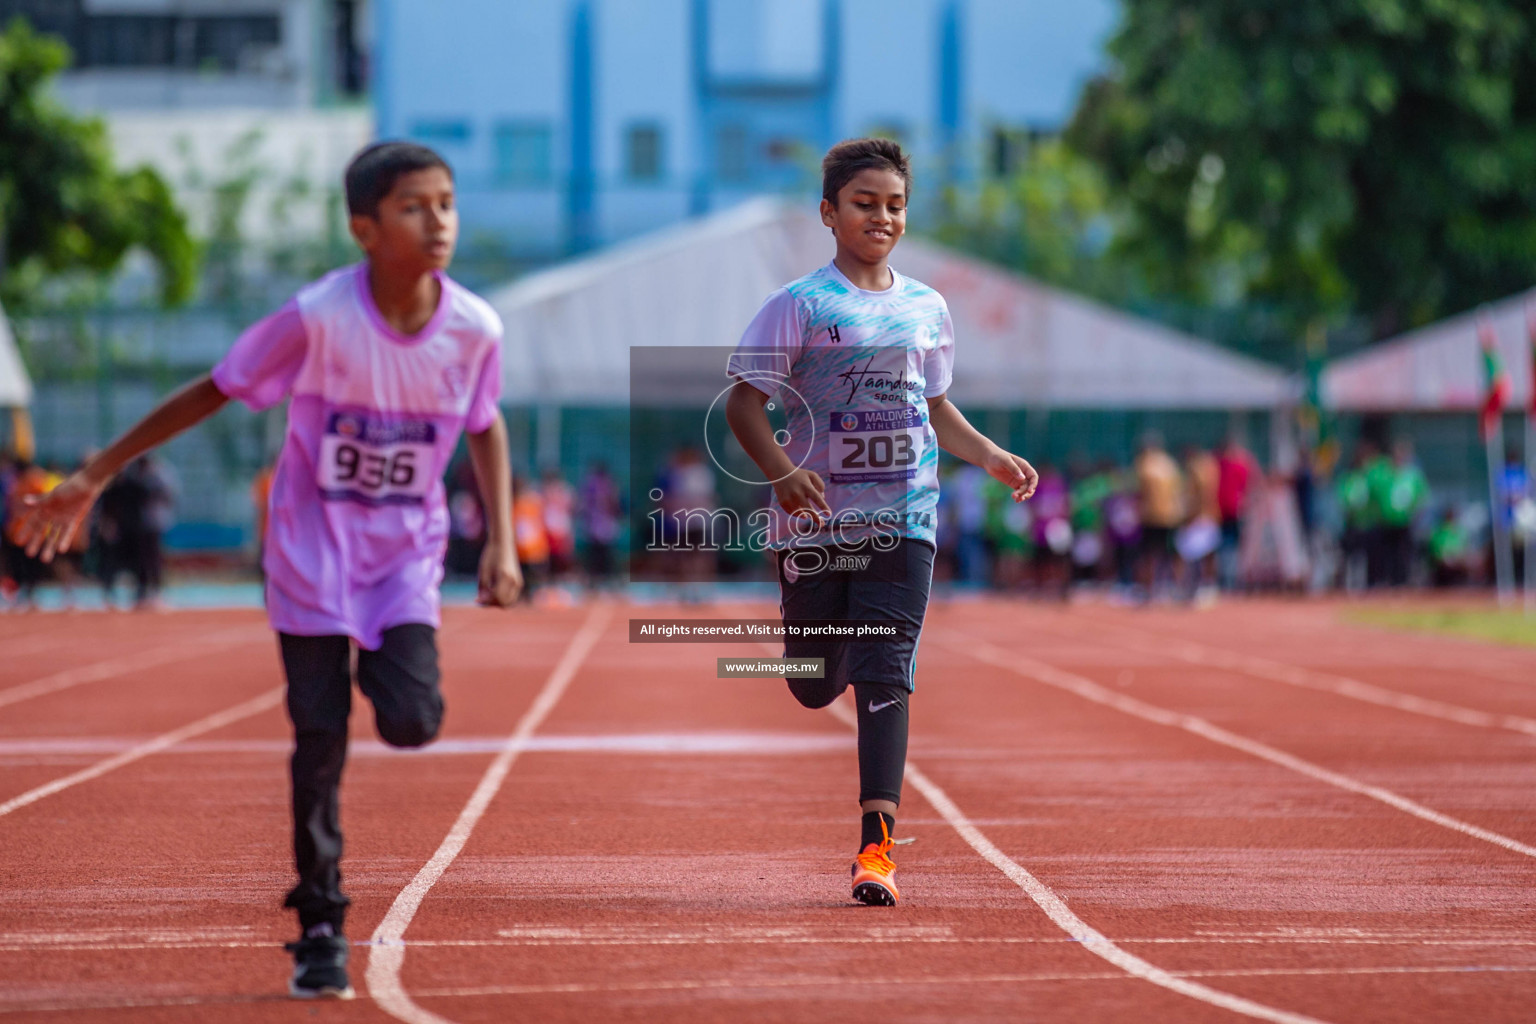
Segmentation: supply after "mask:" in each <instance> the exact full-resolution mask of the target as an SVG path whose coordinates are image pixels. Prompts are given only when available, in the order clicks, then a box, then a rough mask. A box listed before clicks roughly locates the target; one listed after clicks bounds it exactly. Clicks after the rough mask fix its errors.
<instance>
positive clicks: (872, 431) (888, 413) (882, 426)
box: [828, 405, 923, 484]
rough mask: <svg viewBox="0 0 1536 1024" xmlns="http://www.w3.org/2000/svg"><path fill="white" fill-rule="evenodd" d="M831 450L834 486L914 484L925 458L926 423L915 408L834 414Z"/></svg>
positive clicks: (830, 439) (903, 407)
mask: <svg viewBox="0 0 1536 1024" xmlns="http://www.w3.org/2000/svg"><path fill="white" fill-rule="evenodd" d="M828 448H829V454H830V457H831V458H830V462H831V465H830V470H831V477H832V479H831V482H832V483H835V484H857V483H875V482H882V481H887V480H911V479H912V478H913V477H914V476H916V475H917V463H918V459H920V458H921V457H922V454H923V421H922V419H921V417H920V416H919V415H918V411H917V407H916V406H912V405H907V406H900V407H898V408H893V409H861V410H858V411H853V410H849V411H846V412H834V413H832V432H831V434H830V435H829V439H828Z"/></svg>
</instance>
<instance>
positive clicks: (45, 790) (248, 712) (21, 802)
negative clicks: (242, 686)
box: [0, 686, 283, 817]
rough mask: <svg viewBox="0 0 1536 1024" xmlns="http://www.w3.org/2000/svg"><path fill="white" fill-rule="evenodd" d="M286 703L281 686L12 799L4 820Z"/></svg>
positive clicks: (0, 809) (3, 808)
mask: <svg viewBox="0 0 1536 1024" xmlns="http://www.w3.org/2000/svg"><path fill="white" fill-rule="evenodd" d="M282 701H283V687H281V686H279V687H277V688H276V689H273V690H268V691H267V692H266V693H264V694H262V695H261V696H260V697H253V698H252V699H250V700H248V701H245V702H244V703H242V704H236V705H235V706H234V707H232V708H226V709H225V710H223V711H219V712H216V713H214V714H211V715H209V716H208V717H206V718H199V719H198V720H197V721H195V722H192V723H190V724H188V725H184V726H182V727H181V728H180V729H172V730H171V731H170V732H167V733H162V734H160V735H159V736H156V737H155V738H154V739H152V740H149V741H147V742H144V743H140V744H139V745H138V746H136V747H133V748H132V749H129V750H125V751H123V752H122V753H121V754H117V755H115V756H113V757H109V758H107V759H106V760H105V761H98V762H96V763H95V764H93V765H91V766H90V767H89V768H82V769H80V770H79V771H78V772H75V773H74V774H72V775H66V776H64V777H63V778H61V779H54V780H53V781H52V782H49V783H45V784H44V785H41V786H38V787H37V788H36V789H29V790H27V791H26V792H25V793H23V794H21V795H20V796H16V797H12V798H11V799H9V800H7V801H6V802H5V803H3V804H0V817H3V816H5V815H7V814H10V813H11V812H12V811H14V810H17V809H18V808H21V807H25V806H27V805H28V804H35V803H37V801H39V800H41V799H43V797H46V796H52V795H53V794H55V793H57V792H59V791H60V790H64V789H68V788H69V787H71V786H78V785H79V784H80V783H82V782H89V781H90V780H91V779H95V778H99V777H100V776H102V775H105V774H107V772H110V771H112V770H113V769H115V768H121V767H122V766H123V765H125V764H131V763H132V762H134V761H138V760H140V759H141V758H145V757H148V756H149V755H151V754H157V753H159V752H160V751H162V750H165V749H167V748H168V747H174V746H175V745H176V744H178V743H180V742H181V741H182V740H189V739H191V738H192V737H194V736H201V735H202V734H203V733H205V732H212V731H213V730H215V729H222V728H223V727H224V726H226V725H231V724H233V723H235V722H238V721H240V720H241V719H242V718H250V717H251V716H252V715H255V714H260V713H261V712H263V711H266V710H267V709H268V708H275V707H277V706H278V705H279V704H281V703H282Z"/></svg>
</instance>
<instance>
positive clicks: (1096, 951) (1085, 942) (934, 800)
mask: <svg viewBox="0 0 1536 1024" xmlns="http://www.w3.org/2000/svg"><path fill="white" fill-rule="evenodd" d="M943 646H948V645H947V644H946V645H943ZM827 710H828V711H830V712H832V714H833V715H835V716H836V717H837V718H838V719H839V720H840V721H841V722H843V724H845V725H847V726H849V727H851V728H852V729H853V730H854V731H858V728H859V723H858V718H857V717H856V716H855V715H854V713H853V712H852V711H849V710H848V708H847V707H846V706H845V701H843V700H839V701H837V702H835V703H833V704H831V705H829V706H828V708H827ZM906 777H907V779H908V780H909V781H910V782H911V783H912V785H913V786H915V787H916V788H917V791H918V792H919V793H921V794H923V796H924V798H926V799H927V801H928V802H929V803H930V804H932V805H933V809H934V810H936V811H938V812H939V814H940V816H941V817H943V819H944V820H945V821H947V822H949V824H950V825H951V826H952V827H953V828H954V830H955V831H956V832H958V833H960V837H961V838H962V839H964V840H965V841H966V842H967V843H969V844H970V847H971V849H973V850H975V851H976V852H977V853H979V854H981V856H982V858H983V859H984V860H986V861H987V862H988V863H989V864H991V865H992V866H993V867H995V868H997V869H998V870H999V871H1001V872H1002V873H1003V874H1004V875H1006V876H1007V877H1008V879H1009V880H1010V881H1012V882H1013V883H1014V884H1015V885H1017V886H1018V887H1019V888H1020V889H1023V890H1024V893H1025V895H1027V896H1028V897H1029V898H1030V899H1031V900H1034V902H1035V905H1036V906H1037V907H1039V908H1040V909H1041V910H1043V911H1045V915H1046V916H1047V917H1049V918H1050V919H1051V920H1052V921H1053V922H1055V924H1056V927H1058V928H1060V929H1061V930H1062V931H1064V932H1066V933H1067V934H1068V935H1069V936H1071V937H1072V938H1073V939H1074V940H1075V941H1077V942H1079V943H1081V944H1082V947H1083V948H1084V949H1086V950H1087V951H1088V952H1090V953H1092V954H1093V955H1094V956H1096V957H1098V958H1100V959H1101V960H1107V961H1108V962H1109V963H1111V964H1113V965H1114V966H1116V967H1118V968H1119V969H1120V970H1122V971H1124V972H1125V974H1127V975H1129V976H1130V977H1133V978H1139V979H1141V980H1142V981H1146V982H1150V983H1151V984H1153V985H1156V986H1158V987H1159V988H1165V989H1168V990H1169V991H1171V992H1177V993H1178V994H1179V995H1182V996H1187V997H1188V998H1190V999H1194V1000H1196V1001H1198V1002H1202V1003H1205V1004H1207V1005H1209V1006H1217V1007H1220V1008H1222V1009H1224V1010H1231V1011H1232V1012H1233V1013H1240V1014H1242V1015H1243V1016H1245V1017H1253V1018H1255V1019H1256V1020H1267V1021H1272V1022H1275V1024H1320V1022H1319V1021H1318V1019H1317V1018H1316V1017H1308V1016H1306V1015H1305V1014H1301V1013H1292V1012H1290V1011H1289V1010H1279V1009H1276V1008H1274V1007H1272V1006H1265V1005H1264V1004H1263V1003H1257V1002H1254V1001H1253V1000H1251V999H1244V998H1243V997H1242V996H1234V995H1232V994H1230V993H1227V992H1222V991H1220V990H1218V989H1214V988H1211V987H1210V986H1208V985H1202V984H1200V983H1199V982H1197V981H1190V980H1189V979H1188V978H1185V977H1180V976H1178V975H1176V974H1174V973H1172V972H1170V971H1166V970H1164V969H1163V968H1161V967H1158V966H1156V965H1155V964H1151V963H1148V962H1147V961H1146V960H1143V959H1142V958H1141V957H1139V956H1137V955H1136V954H1134V953H1130V952H1127V951H1126V950H1124V949H1121V948H1120V947H1119V946H1117V945H1115V943H1114V942H1112V941H1111V940H1110V939H1109V938H1108V937H1107V936H1105V935H1104V934H1103V933H1102V932H1100V931H1099V930H1098V929H1096V928H1093V927H1092V926H1090V925H1089V924H1088V922H1086V921H1084V920H1083V919H1082V918H1080V917H1078V916H1077V915H1076V914H1074V913H1072V911H1071V910H1069V909H1068V908H1067V905H1066V903H1065V902H1064V901H1063V900H1062V899H1061V897H1059V896H1057V895H1056V894H1055V893H1054V892H1052V891H1051V890H1050V889H1049V888H1048V887H1047V886H1046V885H1045V884H1044V883H1042V882H1041V881H1040V880H1039V879H1037V878H1036V877H1035V876H1034V875H1032V874H1030V873H1029V872H1028V871H1026V870H1025V869H1024V867H1023V866H1022V865H1021V864H1019V863H1018V862H1017V861H1015V860H1014V859H1013V858H1012V857H1009V856H1008V855H1007V854H1006V853H1004V852H1003V851H1002V850H1000V849H998V848H997V847H996V846H995V845H993V843H992V840H990V839H988V838H987V837H986V836H985V835H983V834H982V832H981V830H980V829H978V828H977V827H976V826H975V825H973V824H971V821H970V819H969V818H967V817H966V816H965V814H964V812H962V811H961V810H960V808H959V806H957V805H956V804H955V802H954V801H953V800H951V799H950V798H949V794H947V793H945V792H944V790H943V789H941V788H939V785H938V783H936V782H934V781H933V780H932V779H930V778H929V777H928V775H927V773H925V772H924V771H923V770H922V769H921V768H919V767H918V766H917V765H916V764H914V763H912V762H911V761H908V762H907V775H906ZM962 984H963V983H962Z"/></svg>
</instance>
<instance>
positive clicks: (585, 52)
mask: <svg viewBox="0 0 1536 1024" xmlns="http://www.w3.org/2000/svg"><path fill="white" fill-rule="evenodd" d="M1115 13H1116V4H1115V2H1114V0H1077V2H1075V3H1072V4H1062V3H1060V2H1059V0H515V2H509V0H434V2H433V3H430V4H423V3H417V2H413V0H374V2H373V16H374V38H375V50H374V69H373V70H374V74H373V94H374V102H375V110H376V114H377V119H378V131H379V134H380V136H381V137H393V138H401V137H403V138H412V139H416V140H419V141H422V142H425V143H427V144H429V145H432V146H434V147H435V148H437V149H439V150H440V151H441V152H442V153H443V154H444V155H445V156H446V157H447V158H448V159H449V160H450V162H451V163H452V164H453V165H454V168H455V171H456V173H457V176H458V183H459V192H460V202H461V207H462V209H463V211H464V215H465V225H466V229H465V239H466V241H467V242H469V243H471V244H474V243H475V242H476V241H477V240H478V241H479V242H482V243H489V244H494V245H497V246H499V247H503V248H504V249H505V251H506V252H508V253H510V254H513V255H515V256H516V257H518V258H522V259H543V258H556V257H559V256H562V255H566V254H569V253H572V252H580V251H582V250H585V249H588V248H591V247H594V246H597V245H602V244H607V243H610V242H614V241H618V240H622V239H624V238H627V237H630V236H633V235H635V234H638V233H641V232H643V231H648V230H651V229H654V228H657V227H660V226H663V225H666V224H668V223H672V222H675V221H677V220H680V219H683V218H686V217H689V216H693V215H698V214H703V213H707V212H709V211H711V210H715V209H719V208H722V207H725V206H729V205H732V204H734V203H736V202H739V201H740V200H742V199H744V198H746V197H748V196H751V195H758V194H762V193H764V192H778V193H788V194H805V195H806V196H807V197H812V196H814V195H815V194H816V192H817V190H818V188H819V176H818V171H817V165H818V162H819V160H820V156H821V154H822V153H823V152H824V151H825V149H826V148H827V147H828V146H830V145H831V144H832V143H834V142H836V141H838V140H839V139H843V138H848V137H851V136H856V135H866V134H882V135H889V136H892V137H895V138H898V139H900V140H901V141H902V142H903V144H905V145H906V146H907V147H908V148H909V149H910V150H911V152H912V153H913V155H914V165H915V168H914V169H915V171H916V174H917V176H918V179H919V183H920V187H922V188H927V189H929V190H930V191H928V192H927V193H926V194H927V195H933V194H934V192H936V189H934V186H935V185H937V184H939V183H942V182H966V181H973V180H976V178H978V177H981V176H986V175H991V174H1000V173H1006V172H1007V170H1008V165H1009V163H1010V161H1011V160H1012V159H1013V158H1014V155H1015V154H1017V153H1018V152H1020V151H1021V150H1022V146H1020V145H1019V141H1020V140H1021V139H1025V138H1027V137H1028V136H1030V135H1032V134H1038V133H1051V132H1054V131H1056V130H1059V129H1060V128H1061V126H1062V125H1063V124H1064V122H1065V120H1066V119H1067V117H1068V116H1070V114H1071V111H1072V108H1073V106H1074V104H1075V102H1076V98H1077V94H1078V90H1079V89H1080V88H1081V86H1082V84H1083V83H1084V82H1085V81H1086V80H1087V79H1088V77H1089V76H1091V75H1092V74H1093V73H1094V72H1095V71H1097V70H1098V69H1099V67H1100V66H1101V65H1102V60H1103V58H1102V53H1103V43H1104V41H1105V40H1106V39H1107V37H1108V36H1109V34H1110V32H1111V31H1112V30H1113V24H1114V18H1115ZM923 194H924V193H922V192H920V196H921V195H923Z"/></svg>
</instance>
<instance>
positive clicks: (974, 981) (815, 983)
mask: <svg viewBox="0 0 1536 1024" xmlns="http://www.w3.org/2000/svg"><path fill="white" fill-rule="evenodd" d="M1533 971H1536V967H1531V966H1526V965H1506V964H1488V965H1475V966H1435V967H1297V968H1286V967H1255V968H1246V969H1245V968H1238V969H1234V970H1229V971H1225V970H1207V971H1170V972H1169V975H1170V977H1173V978H1175V979H1180V980H1182V979H1186V978H1289V977H1337V976H1341V975H1343V976H1348V975H1379V974H1478V973H1486V974H1529V973H1531V972H1533ZM1130 980H1132V979H1131V978H1130V976H1129V975H1126V974H1124V973H1121V972H1119V971H1082V972H1074V971H1042V972H1039V973H1033V974H974V975H949V976H944V975H936V976H932V977H920V976H905V977H902V976H890V977H883V978H882V977H880V976H878V975H867V974H866V975H861V976H857V977H854V976H845V975H826V976H821V977H817V976H814V975H803V974H802V975H790V976H788V977H783V976H780V977H772V978H743V977H741V976H739V975H733V976H732V977H729V978H705V979H682V980H678V981H638V982H631V983H628V984H625V983H619V984H616V985H604V984H584V983H581V982H575V983H570V984H559V985H483V986H476V987H473V988H439V989H430V990H423V991H422V992H420V993H419V994H420V995H421V997H422V998H423V999H448V998H470V997H475V996H534V995H581V994H601V993H608V992H613V993H619V992H697V991H707V990H710V989H738V990H739V989H755V988H756V989H777V988H830V989H841V988H846V987H848V986H850V985H876V986H880V987H882V988H884V987H887V986H889V987H905V986H933V985H957V986H965V985H1018V984H1029V983H1040V982H1063V981H1067V982H1070V981H1130ZM1190 984H1195V983H1193V982H1191V983H1190ZM1200 987H1203V986H1200ZM1300 1019H1303V1020H1305V1019H1310V1018H1300Z"/></svg>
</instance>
